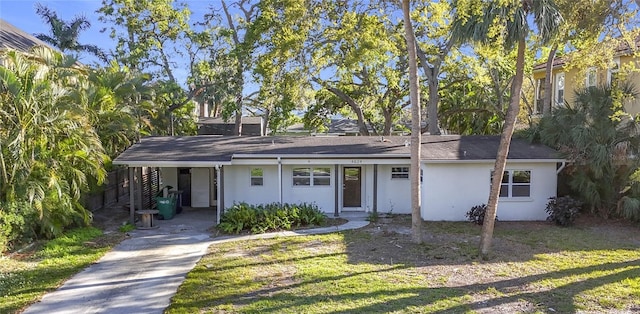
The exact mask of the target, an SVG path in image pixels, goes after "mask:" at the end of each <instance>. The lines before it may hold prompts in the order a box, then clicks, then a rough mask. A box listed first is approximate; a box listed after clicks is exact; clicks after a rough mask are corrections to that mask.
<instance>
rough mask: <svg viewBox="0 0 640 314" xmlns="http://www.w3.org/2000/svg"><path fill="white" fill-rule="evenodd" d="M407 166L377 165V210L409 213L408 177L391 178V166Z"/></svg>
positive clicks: (409, 186)
mask: <svg viewBox="0 0 640 314" xmlns="http://www.w3.org/2000/svg"><path fill="white" fill-rule="evenodd" d="M393 167H409V165H408V164H406V165H400V164H399V165H379V166H378V212H380V213H388V212H392V213H394V214H410V213H411V183H410V179H409V178H407V179H404V178H391V168H393Z"/></svg>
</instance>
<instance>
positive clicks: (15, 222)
mask: <svg viewBox="0 0 640 314" xmlns="http://www.w3.org/2000/svg"><path fill="white" fill-rule="evenodd" d="M36 222H37V213H36V210H35V209H34V208H33V207H32V206H30V205H29V204H28V203H27V202H6V203H0V226H1V227H0V253H2V252H4V251H6V250H8V249H11V248H13V247H14V245H15V244H17V243H20V242H29V241H30V240H32V239H33V238H34V237H35V229H36V227H37V226H36Z"/></svg>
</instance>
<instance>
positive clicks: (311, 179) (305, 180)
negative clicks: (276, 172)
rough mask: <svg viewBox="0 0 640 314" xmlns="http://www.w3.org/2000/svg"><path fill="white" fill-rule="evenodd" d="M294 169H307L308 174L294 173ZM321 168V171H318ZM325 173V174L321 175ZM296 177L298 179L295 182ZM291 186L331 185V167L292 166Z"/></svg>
mask: <svg viewBox="0 0 640 314" xmlns="http://www.w3.org/2000/svg"><path fill="white" fill-rule="evenodd" d="M296 169H308V171H303V172H308V175H296V174H295V173H296ZM321 169H323V170H322V171H319V170H321ZM322 173H326V174H327V175H322ZM296 179H298V180H297V181H298V182H297V183H296ZM291 184H292V185H293V187H311V186H331V167H293V169H292V170H291Z"/></svg>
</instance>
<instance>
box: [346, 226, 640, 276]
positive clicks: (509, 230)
mask: <svg viewBox="0 0 640 314" xmlns="http://www.w3.org/2000/svg"><path fill="white" fill-rule="evenodd" d="M410 225H411V216H410V215H394V218H393V220H392V221H388V220H387V221H382V222H374V223H372V224H370V225H369V226H367V227H365V228H363V229H359V230H351V231H346V232H344V235H345V243H347V255H348V256H349V262H350V263H352V264H358V263H373V264H390V265H394V264H397V263H408V264H411V265H413V266H433V265H466V264H469V263H473V262H482V263H504V262H527V261H532V260H538V259H540V255H542V254H552V253H558V252H567V251H569V252H577V251H583V252H588V251H596V250H637V249H638V247H640V228H638V227H636V226H631V225H629V224H620V223H618V222H613V223H607V222H602V220H600V222H599V223H598V222H593V221H589V222H587V223H585V224H581V225H576V226H572V227H558V226H555V225H553V224H552V223H549V222H541V221H537V222H535V221H533V222H532V221H523V222H503V221H498V222H496V226H495V231H494V237H493V242H492V252H491V254H490V258H489V259H488V260H487V261H481V260H479V258H478V247H479V242H480V232H481V230H482V226H478V225H474V224H472V223H469V222H425V223H423V225H422V234H423V236H422V239H423V243H422V244H415V243H413V241H412V240H411V229H410V227H409V226H410Z"/></svg>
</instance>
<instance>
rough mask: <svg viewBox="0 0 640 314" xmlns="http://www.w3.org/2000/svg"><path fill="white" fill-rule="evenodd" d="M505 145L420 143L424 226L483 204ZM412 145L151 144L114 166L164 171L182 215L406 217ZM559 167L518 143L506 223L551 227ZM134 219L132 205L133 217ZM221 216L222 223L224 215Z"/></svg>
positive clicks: (298, 140) (546, 154) (281, 140)
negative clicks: (307, 206) (251, 212)
mask: <svg viewBox="0 0 640 314" xmlns="http://www.w3.org/2000/svg"><path fill="white" fill-rule="evenodd" d="M499 140H500V139H499V137H497V136H423V142H422V161H421V163H420V164H421V166H420V168H421V169H420V171H421V173H422V175H421V181H422V182H421V193H422V208H421V215H422V218H423V219H425V220H434V221H439V220H449V221H456V220H458V221H460V220H465V219H466V218H465V214H466V212H467V211H468V210H469V209H470V208H471V207H472V206H475V205H479V204H482V203H486V201H487V198H488V195H489V187H490V177H491V171H492V169H493V165H494V160H495V155H496V151H497V147H498V143H499ZM409 142H410V139H409V137H401V136H394V137H385V138H381V137H364V136H353V137H351V136H348V137H320V136H317V137H216V136H187V137H148V138H143V139H142V140H141V142H139V143H137V144H134V145H133V146H131V147H130V148H129V149H127V150H126V151H125V152H124V153H122V154H121V155H120V156H119V157H118V158H116V159H115V160H114V162H113V163H114V164H115V165H125V166H128V167H129V173H130V176H132V177H133V176H134V175H135V173H137V172H139V171H137V170H136V169H137V168H140V167H159V168H160V173H161V178H162V182H163V184H164V185H171V186H173V187H177V188H178V189H180V190H183V191H184V192H183V204H184V205H185V206H191V207H216V208H222V209H224V208H228V207H230V206H232V205H233V204H234V203H237V202H246V203H249V204H264V203H271V202H280V203H300V202H306V203H315V204H317V205H318V206H319V208H320V209H321V210H322V211H323V212H325V213H327V214H334V215H336V216H339V215H340V213H342V212H346V211H361V212H393V213H400V214H409V213H411V197H410V190H411V189H410V182H409V171H410V167H409V164H410V144H409ZM562 167H564V160H563V159H560V158H558V157H557V152H556V151H555V150H553V149H551V148H549V147H546V146H543V145H535V144H530V143H528V142H526V141H524V140H520V139H514V140H513V142H512V144H511V151H510V153H509V157H508V162H507V170H506V172H505V176H504V180H503V184H502V190H501V198H500V202H499V212H498V215H499V217H500V219H501V220H544V219H545V218H546V213H545V207H546V203H547V201H548V198H549V197H552V196H556V187H557V173H558V172H559V171H560V170H561V168H562ZM132 182H133V180H132ZM131 189H132V193H131V194H132V195H133V194H134V193H133V185H131ZM134 203H135V201H134V200H132V202H131V204H134ZM133 210H134V209H133V205H132V206H131V212H132V216H133ZM216 212H217V215H216V217H215V219H216V221H217V222H219V221H220V212H221V211H220V210H217V211H216ZM212 213H213V211H212ZM212 219H214V217H213V214H212Z"/></svg>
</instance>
